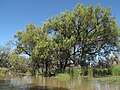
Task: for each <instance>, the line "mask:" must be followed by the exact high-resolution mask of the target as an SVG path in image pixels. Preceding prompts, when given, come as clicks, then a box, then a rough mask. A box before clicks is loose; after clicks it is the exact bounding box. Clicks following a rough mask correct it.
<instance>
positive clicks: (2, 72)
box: [0, 68, 8, 74]
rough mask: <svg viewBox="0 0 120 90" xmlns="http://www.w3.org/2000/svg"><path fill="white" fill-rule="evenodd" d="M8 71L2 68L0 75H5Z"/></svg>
mask: <svg viewBox="0 0 120 90" xmlns="http://www.w3.org/2000/svg"><path fill="white" fill-rule="evenodd" d="M7 71H8V69H7V68H0V73H1V74H5V73H6V72H7Z"/></svg>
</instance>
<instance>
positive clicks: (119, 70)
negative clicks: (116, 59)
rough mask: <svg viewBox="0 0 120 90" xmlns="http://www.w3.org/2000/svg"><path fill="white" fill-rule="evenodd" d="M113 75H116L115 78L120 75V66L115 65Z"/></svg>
mask: <svg viewBox="0 0 120 90" xmlns="http://www.w3.org/2000/svg"><path fill="white" fill-rule="evenodd" d="M112 75H115V76H118V75H120V64H118V65H115V66H114V67H113V68H112Z"/></svg>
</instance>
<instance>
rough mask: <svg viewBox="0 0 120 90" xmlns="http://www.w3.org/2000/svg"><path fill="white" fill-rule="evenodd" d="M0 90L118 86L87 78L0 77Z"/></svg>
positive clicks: (113, 88) (82, 89) (115, 88)
mask: <svg viewBox="0 0 120 90" xmlns="http://www.w3.org/2000/svg"><path fill="white" fill-rule="evenodd" d="M0 90H120V85H114V84H110V83H108V82H107V81H106V82H101V81H98V80H88V79H87V78H78V79H74V80H73V79H71V80H69V81H65V80H58V79H57V78H45V77H42V76H36V77H35V76H12V77H11V76H6V77H0Z"/></svg>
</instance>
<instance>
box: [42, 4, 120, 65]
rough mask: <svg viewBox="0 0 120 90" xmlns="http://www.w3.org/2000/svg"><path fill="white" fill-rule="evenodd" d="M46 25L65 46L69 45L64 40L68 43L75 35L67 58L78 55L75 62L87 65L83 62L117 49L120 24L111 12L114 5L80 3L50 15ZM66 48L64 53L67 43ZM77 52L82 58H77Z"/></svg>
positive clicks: (56, 39) (104, 55)
mask: <svg viewBox="0 0 120 90" xmlns="http://www.w3.org/2000/svg"><path fill="white" fill-rule="evenodd" d="M44 28H45V29H46V30H48V32H54V33H55V37H54V40H55V42H56V43H58V44H60V45H61V46H66V45H65V43H63V42H64V41H66V43H67V41H70V40H71V39H72V40H73V42H69V44H68V45H70V47H69V48H68V49H69V50H68V51H70V50H72V52H69V57H67V59H69V58H70V57H71V56H72V55H74V56H73V57H74V60H73V62H74V63H75V62H77V63H75V64H76V65H78V64H80V65H81V66H83V67H84V66H85V64H83V63H86V62H87V61H88V62H90V61H92V60H93V61H95V59H96V58H95V57H96V56H99V57H101V56H103V57H106V55H109V54H110V53H111V51H114V50H115V48H116V42H117V40H118V35H119V28H118V26H117V24H116V21H115V19H114V17H112V16H111V13H110V8H108V7H107V8H105V9H104V8H102V7H100V6H99V5H97V6H96V8H93V6H92V5H89V6H88V7H84V6H83V5H81V4H77V5H76V6H75V8H74V9H73V11H72V12H69V11H65V12H63V13H61V14H60V15H59V16H56V17H53V18H51V19H48V21H47V22H46V23H44ZM59 48H60V47H59ZM62 49H64V50H62V52H63V53H64V51H65V52H67V50H66V49H65V48H64V47H62ZM59 52H61V51H59ZM64 55H65V54H64ZM77 55H79V60H78V61H76V59H75V57H76V56H77ZM60 57H61V56H60ZM65 57H66V56H65Z"/></svg>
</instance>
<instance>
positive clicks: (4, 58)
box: [0, 42, 11, 68]
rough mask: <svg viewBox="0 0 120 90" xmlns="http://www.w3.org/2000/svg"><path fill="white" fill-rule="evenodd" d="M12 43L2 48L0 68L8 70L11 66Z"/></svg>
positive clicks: (0, 47) (0, 50) (0, 51)
mask: <svg viewBox="0 0 120 90" xmlns="http://www.w3.org/2000/svg"><path fill="white" fill-rule="evenodd" d="M10 45H11V43H10V42H8V43H6V45H5V46H0V67H5V68H8V67H10V64H9V57H10V54H11V46H10Z"/></svg>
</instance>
